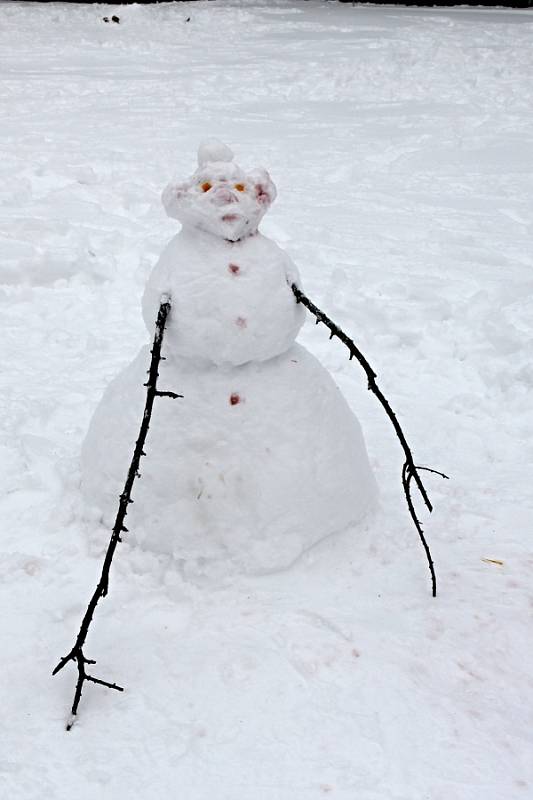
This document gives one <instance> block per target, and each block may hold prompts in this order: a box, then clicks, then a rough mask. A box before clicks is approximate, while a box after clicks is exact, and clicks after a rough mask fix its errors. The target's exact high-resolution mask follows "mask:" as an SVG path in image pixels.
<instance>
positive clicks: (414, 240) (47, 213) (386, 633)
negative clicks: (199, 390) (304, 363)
mask: <svg viewBox="0 0 533 800" xmlns="http://www.w3.org/2000/svg"><path fill="white" fill-rule="evenodd" d="M111 14H118V15H119V17H120V23H119V24H116V23H105V22H104V21H103V17H104V16H109V17H110V16H111ZM0 18H1V24H0V62H1V71H0V75H1V93H0V115H1V118H2V130H1V139H0V148H1V158H0V178H1V180H0V215H1V221H2V225H1V231H2V233H1V240H0V249H1V259H0V280H1V281H2V291H1V294H0V302H1V304H2V338H1V340H0V346H1V348H2V350H1V358H2V365H3V369H2V415H1V419H2V432H1V439H0V447H1V450H2V461H1V471H2V478H3V480H2V496H1V499H0V514H1V517H2V521H3V537H2V560H1V583H0V592H1V594H0V602H1V604H2V609H3V614H2V622H1V625H2V631H1V641H2V681H1V684H0V702H1V708H2V715H3V726H2V734H1V735H0V737H1V738H0V796H1V797H2V798H3V797H6V798H10V800H41V799H42V798H43V797H48V798H53V800H66V798H70V797H73V796H74V797H77V798H80V800H93V798H94V799H95V800H96V798H104V799H105V800H111V799H112V800H115V798H118V797H126V798H131V800H156V798H160V797H172V798H174V797H175V798H180V800H181V798H186V800H296V799H298V800H312V798H321V797H332V798H338V799H339V800H520V799H521V798H524V800H529V798H531V797H532V796H533V760H532V758H531V752H532V747H533V737H532V730H533V712H532V706H533V702H532V701H533V678H532V676H531V668H530V665H531V653H532V652H533V642H532V635H531V613H532V607H533V591H532V589H531V572H532V567H533V556H532V553H531V527H532V510H533V509H532V506H533V501H532V498H531V486H532V485H533V469H532V464H533V439H532V437H533V412H532V409H531V392H532V388H533V367H532V356H533V332H532V328H533V326H532V319H533V307H532V305H533V304H532V300H531V297H532V292H533V277H532V276H533V272H532V266H533V255H532V253H533V249H532V234H533V212H532V208H533V202H532V189H533V150H532V148H531V136H532V131H533V82H532V80H531V74H532V67H533V12H531V11H519V10H515V11H502V10H500V11H499V10H487V9H463V8H461V9H454V10H446V9H413V8H400V7H390V8H385V7H376V8H372V7H352V6H351V5H350V4H338V3H333V2H332V3H326V2H324V3H322V2H314V1H313V0H310V2H305V3H304V2H302V3H296V2H255V1H254V0H250V2H240V3H238V2H224V0H217V2H205V3H204V2H198V3H191V4H186V3H176V4H174V5H171V4H169V5H166V4H161V5H156V6H127V7H116V6H114V7H111V6H103V5H102V6H97V5H87V6H83V5H80V6H78V5H74V4H72V5H62V4H55V3H47V4H42V5H39V4H35V3H17V2H9V3H2V4H0ZM188 18H190V20H189V21H187V19H188ZM206 136H216V137H218V138H220V139H221V140H223V141H224V142H227V143H228V145H230V146H231V148H232V150H234V151H235V152H236V153H238V155H239V157H240V156H241V154H242V155H243V158H245V159H246V162H247V163H246V164H245V165H244V164H243V166H246V167H248V165H249V166H250V167H253V166H254V165H256V164H264V165H265V166H266V167H267V168H268V169H269V172H270V173H271V175H272V178H273V180H274V181H275V183H276V185H277V188H278V192H279V196H278V199H277V200H276V203H275V204H274V205H273V206H272V209H271V210H270V212H269V214H268V216H267V217H265V219H264V221H263V223H262V225H261V230H262V231H263V233H264V234H265V236H267V237H268V238H270V239H273V240H274V241H276V242H278V243H279V245H280V246H281V247H282V248H283V249H284V250H285V251H286V252H287V253H288V254H289V256H290V257H291V259H292V260H293V261H294V262H295V263H296V264H297V266H298V268H299V269H300V272H301V274H302V278H303V281H304V286H305V290H306V292H307V294H308V295H309V296H310V297H311V299H312V300H313V301H314V302H315V303H316V304H317V305H319V306H321V307H323V308H324V310H326V311H327V312H328V313H329V315H330V316H331V317H332V318H333V319H334V320H335V321H336V322H337V323H338V324H340V325H341V326H342V327H343V328H344V329H346V331H347V332H348V333H350V334H351V335H353V336H354V338H355V340H356V342H357V344H358V345H359V346H360V348H361V349H362V351H363V352H364V353H365V355H366V356H367V357H368V358H369V360H370V362H371V364H372V366H373V367H374V369H375V370H376V372H377V373H378V381H379V384H380V386H381V387H382V389H383V391H384V392H385V394H386V395H387V397H388V398H389V400H390V402H391V404H392V407H393V408H394V409H395V410H396V411H397V413H398V416H399V418H400V421H401V423H402V425H403V426H404V429H405V431H406V433H407V437H408V440H409V442H410V443H411V445H412V447H413V450H414V453H415V459H416V460H417V463H419V464H422V465H426V466H430V467H434V468H437V469H441V470H443V471H444V472H446V473H448V474H450V476H451V480H450V481H443V480H442V479H440V478H439V477H438V476H431V475H429V474H427V475H426V476H425V480H426V485H427V488H428V491H429V493H430V497H431V499H432V501H433V504H434V507H435V510H434V513H433V515H431V516H429V515H427V514H426V513H425V511H424V509H423V507H421V506H420V504H419V515H420V517H421V518H423V520H424V523H425V527H426V532H427V535H428V539H429V541H430V543H431V547H432V552H433V556H434V559H435V562H436V567H437V575H438V581H439V584H438V590H439V593H438V597H437V598H436V599H435V600H433V599H432V598H431V597H430V592H429V575H428V571H427V564H426V563H425V561H424V558H423V553H422V551H421V547H420V544H419V542H418V540H417V537H416V533H415V532H414V530H413V528H412V525H411V522H410V519H409V516H408V513H407V510H406V507H405V502H404V499H403V496H402V489H401V484H400V471H401V465H402V453H401V450H400V448H399V445H398V442H397V440H396V438H395V436H394V433H393V432H392V430H391V427H390V425H389V423H388V421H387V420H386V418H385V416H384V414H383V413H382V410H381V408H380V407H379V405H378V404H377V402H376V401H375V398H374V397H373V396H372V395H371V394H370V393H369V392H367V391H366V378H365V376H364V374H363V373H362V371H361V370H360V368H359V366H358V365H357V363H354V362H353V361H352V362H351V363H350V362H348V359H347V353H346V351H345V349H344V348H343V347H342V345H341V344H340V343H339V342H336V341H331V342H330V341H329V339H328V333H327V331H326V330H325V328H324V327H323V326H318V327H315V326H313V325H312V324H311V323H310V322H309V323H308V324H306V325H305V326H304V328H303V329H302V332H301V333H300V337H299V340H300V341H301V342H302V344H303V345H304V346H305V347H306V348H307V349H308V350H310V351H311V353H313V354H314V356H316V357H317V358H318V359H319V360H320V361H321V362H322V364H323V365H324V366H325V367H326V368H327V369H328V370H329V372H330V373H332V375H333V378H334V380H335V382H336V383H337V384H338V386H339V387H340V389H341V391H342V394H343V395H344V396H345V397H346V399H347V401H348V403H349V405H350V407H351V408H352V409H353V411H354V413H355V414H356V416H357V417H358V419H359V420H360V422H361V425H362V429H363V432H364V436H365V440H366V443H367V447H368V451H369V456H370V461H371V464H372V468H373V471H374V473H375V475H376V478H377V481H378V484H379V488H380V497H381V508H380V510H379V512H378V513H376V514H375V516H373V517H371V518H369V519H368V521H367V522H366V523H362V524H359V525H358V526H357V528H354V529H353V530H350V529H349V530H346V531H344V532H343V533H342V534H340V535H336V536H332V537H329V538H328V539H327V540H325V541H323V542H321V543H319V544H318V545H316V546H315V547H313V548H311V549H310V550H308V551H307V552H306V553H305V554H304V555H303V556H302V557H300V558H299V559H297V561H296V562H295V563H293V564H292V565H291V566H290V567H288V568H286V569H285V570H283V571H280V570H276V569H271V570H270V571H268V572H267V573H266V574H262V575H253V576H251V575H247V576H243V575H240V576H239V575H237V576H235V577H234V579H233V580H232V581H220V582H217V581H208V582H206V583H205V584H203V585H202V584H198V582H196V581H190V580H188V578H187V575H186V574H184V573H183V572H182V571H180V570H177V569H176V565H175V563H174V561H173V560H172V559H170V558H169V557H167V556H165V555H155V554H153V553H151V552H149V551H147V550H145V549H143V548H142V547H139V546H134V545H133V544H132V541H133V540H134V537H135V535H136V534H135V531H134V530H133V528H134V525H133V524H132V525H131V528H132V530H131V537H132V541H130V542H125V543H124V544H122V545H120V548H119V550H118V551H117V555H116V564H115V565H114V567H113V572H112V578H111V584H110V588H109V594H108V596H107V597H106V598H105V599H104V600H103V601H102V602H101V605H99V606H98V609H97V612H96V615H95V619H94V622H93V625H92V627H91V632H90V634H89V638H88V642H87V649H86V654H87V656H88V657H89V658H95V659H96V660H97V662H98V663H97V664H96V665H95V666H94V667H92V668H91V669H92V670H93V672H94V674H95V675H97V676H98V677H102V678H104V679H106V680H110V681H116V682H117V683H119V684H121V685H125V686H126V692H124V693H123V694H119V693H117V692H113V691H112V690H107V689H104V688H102V687H98V686H94V685H90V686H86V688H85V690H84V694H83V698H82V702H81V706H80V715H79V719H78V721H77V722H76V725H75V726H74V728H73V730H72V731H71V732H70V733H68V734H67V733H66V732H65V729H64V723H65V720H66V718H67V715H68V709H69V707H70V705H71V703H72V697H73V691H74V683H75V675H76V673H75V668H74V666H73V665H69V666H67V667H66V668H65V669H64V670H63V672H61V673H60V675H59V676H57V677H56V678H54V679H53V680H52V678H51V675H50V673H51V670H52V668H53V667H54V666H55V664H56V663H57V661H58V660H59V658H60V656H62V655H64V654H65V653H67V652H68V650H69V649H70V647H71V645H72V643H73V641H74V638H75V635H76V633H77V631H78V627H79V623H80V619H81V617H82V615H83V612H84V610H85V608H86V604H87V601H88V599H89V597H90V595H91V593H92V591H93V589H94V586H95V585H96V582H97V580H98V576H99V573H100V568H101V561H102V554H103V549H104V547H105V544H104V543H105V541H106V538H107V535H108V530H107V529H106V528H105V527H104V526H102V525H100V524H99V523H98V521H97V520H94V519H93V520H89V521H87V513H86V512H87V508H86V504H85V502H84V501H83V499H82V496H81V493H80V453H81V445H82V441H83V439H84V437H85V435H86V431H87V428H88V424H89V420H90V419H91V417H92V415H93V413H94V410H95V408H96V407H97V405H98V402H99V399H100V397H101V395H102V392H103V391H104V389H105V387H106V386H107V385H108V384H109V383H110V381H111V380H112V378H113V377H114V376H115V375H116V374H117V373H119V372H120V370H121V369H123V368H124V367H126V365H127V364H129V363H130V362H131V361H132V359H133V358H134V357H135V356H136V354H137V353H138V352H139V350H140V348H141V347H142V346H143V345H144V344H145V343H146V341H147V331H146V328H145V325H144V323H143V320H142V316H141V314H140V303H141V297H142V294H143V290H144V286H145V284H146V280H147V277H148V275H149V273H150V271H151V270H152V268H153V266H154V264H155V263H156V261H157V259H158V257H159V255H160V253H161V251H162V248H163V247H164V245H165V243H166V242H167V241H168V240H169V239H170V238H171V237H172V236H173V235H174V234H175V232H176V222H175V221H174V220H170V219H168V218H166V217H165V216H164V215H163V213H162V209H161V205H160V194H161V190H162V189H163V188H164V186H165V185H166V183H167V182H168V178H169V169H170V172H171V173H172V172H173V173H174V174H175V175H187V174H189V170H190V167H191V154H192V153H194V152H195V148H196V146H197V143H198V142H199V141H200V140H202V139H204V138H205V137H206ZM164 388H167V387H164ZM168 388H172V389H174V390H176V391H179V387H168ZM178 402H181V401H178V400H176V401H174V400H170V399H167V398H161V399H159V400H158V401H157V406H156V409H155V412H154V413H159V412H160V413H162V414H163V413H168V406H167V407H166V408H167V411H166V412H165V406H164V404H165V403H167V404H172V403H178ZM280 402H281V400H280ZM124 413H125V414H126V413H127V410H126V409H125V410H124ZM313 433H314V432H313V431H309V443H308V446H309V447H312V444H313ZM147 451H148V452H150V439H149V438H148V441H147ZM148 457H149V456H147V458H148ZM305 458H306V452H302V464H304V462H305ZM333 469H334V468H333ZM333 475H334V473H333ZM140 491H141V489H140V482H139V492H140ZM135 498H136V495H135V492H134V499H135ZM138 502H139V503H140V502H141V499H140V497H139V498H138ZM142 502H143V503H144V502H148V498H144V499H143V500H142ZM133 508H134V506H133V507H132V509H133ZM132 513H133V512H132Z"/></svg>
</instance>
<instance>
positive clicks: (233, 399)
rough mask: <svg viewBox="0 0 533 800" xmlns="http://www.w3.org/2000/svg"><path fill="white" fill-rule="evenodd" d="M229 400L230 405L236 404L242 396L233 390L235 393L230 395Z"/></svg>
mask: <svg viewBox="0 0 533 800" xmlns="http://www.w3.org/2000/svg"><path fill="white" fill-rule="evenodd" d="M229 402H230V405H232V406H236V405H237V403H240V402H241V396H240V395H239V394H237V392H233V394H232V395H230V398H229Z"/></svg>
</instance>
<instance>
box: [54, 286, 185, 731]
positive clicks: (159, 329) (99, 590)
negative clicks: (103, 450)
mask: <svg viewBox="0 0 533 800" xmlns="http://www.w3.org/2000/svg"><path fill="white" fill-rule="evenodd" d="M169 312H170V298H169V297H168V296H167V295H163V297H162V298H161V304H160V306H159V313H158V315H157V321H156V324H155V336H154V343H153V345H152V351H151V353H152V358H151V361H150V369H149V370H148V381H147V382H146V383H145V384H144V385H145V386H146V387H147V392H146V403H145V406H144V413H143V419H142V423H141V428H140V431H139V437H138V439H137V441H136V443H135V449H134V451H133V456H132V459H131V464H130V468H129V470H128V475H127V478H126V483H125V485H124V489H123V491H122V494H121V495H120V502H119V506H118V512H117V516H116V519H115V524H114V526H113V532H112V534H111V539H110V541H109V545H108V548H107V552H106V554H105V558H104V563H103V566H102V573H101V575H100V580H99V581H98V585H97V587H96V589H95V590H94V593H93V596H92V597H91V599H90V601H89V605H88V606H87V610H86V612H85V615H84V617H83V619H82V622H81V627H80V631H79V633H78V636H77V638H76V641H75V643H74V646H73V648H72V650H71V651H70V653H68V655H66V656H64V657H63V658H62V659H61V661H60V662H59V664H58V665H57V667H56V668H55V669H54V671H53V672H52V675H57V673H58V672H60V671H61V670H62V669H63V667H64V666H65V665H66V664H68V662H69V661H75V662H76V664H77V667H78V680H77V682H76V690H75V692H74V702H73V704H72V710H71V716H70V719H69V721H68V723H67V730H68V731H69V730H70V729H71V728H72V725H73V724H74V721H75V717H76V714H77V713H78V705H79V703H80V700H81V693H82V691H83V685H84V683H85V682H86V681H89V682H90V683H97V684H99V685H100V686H106V687H107V688H108V689H116V690H117V691H118V692H123V691H124V689H123V687H122V686H117V684H116V683H109V682H108V681H103V680H101V679H100V678H95V677H94V676H93V675H89V674H88V673H87V672H86V669H85V667H86V665H87V664H95V663H96V662H95V661H92V660H91V659H88V658H86V657H85V655H84V653H83V646H84V644H85V640H86V638H87V634H88V632H89V626H90V624H91V622H92V619H93V615H94V612H95V609H96V606H97V604H98V601H99V600H100V599H101V598H102V597H105V596H106V595H107V592H108V589H109V572H110V568H111V562H112V561H113V556H114V554H115V550H116V547H117V544H118V543H119V542H121V541H122V536H121V534H122V533H126V532H127V530H128V529H127V528H126V527H125V525H124V520H125V519H126V514H127V513H128V506H129V505H130V503H133V500H132V499H131V490H132V488H133V484H134V482H135V478H136V477H139V464H140V460H141V457H142V456H145V455H146V453H145V452H144V450H143V447H144V443H145V441H146V436H147V433H148V428H149V427H150V419H151V416H152V407H153V405H154V399H155V398H156V397H172V398H177V397H183V395H180V394H176V393H175V392H160V391H158V389H157V379H158V377H159V372H158V368H159V362H160V361H161V360H162V359H163V356H161V346H162V344H163V334H164V331H165V323H166V320H167V317H168V314H169Z"/></svg>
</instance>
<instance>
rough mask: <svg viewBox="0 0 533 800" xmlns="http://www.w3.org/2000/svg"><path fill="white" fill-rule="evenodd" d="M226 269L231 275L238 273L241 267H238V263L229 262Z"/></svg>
mask: <svg viewBox="0 0 533 800" xmlns="http://www.w3.org/2000/svg"><path fill="white" fill-rule="evenodd" d="M228 269H229V271H230V272H231V274H232V275H238V274H239V272H240V271H241V268H240V267H239V265H238V264H230V265H229V267H228Z"/></svg>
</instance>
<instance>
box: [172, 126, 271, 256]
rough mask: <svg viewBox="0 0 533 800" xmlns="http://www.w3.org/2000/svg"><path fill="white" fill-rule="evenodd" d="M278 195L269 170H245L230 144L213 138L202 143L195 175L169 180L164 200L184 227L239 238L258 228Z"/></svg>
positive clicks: (234, 240) (223, 236)
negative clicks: (235, 159) (238, 164)
mask: <svg viewBox="0 0 533 800" xmlns="http://www.w3.org/2000/svg"><path fill="white" fill-rule="evenodd" d="M275 197H276V187H275V186H274V184H273V183H272V181H271V179H270V176H269V174H268V172H267V171H266V170H264V169H255V170H253V171H252V172H248V173H245V172H243V170H242V169H241V168H240V167H238V166H237V164H235V163H234V161H233V153H232V152H231V150H230V149H229V147H226V145H225V144H222V142H219V141H218V140H217V139H211V140H209V141H207V142H203V143H202V144H201V145H200V148H199V150H198V169H197V170H196V172H195V173H194V175H193V176H192V177H191V178H189V180H187V181H185V182H184V183H171V184H169V185H168V186H167V188H166V189H165V191H164V192H163V197H162V200H163V205H164V207H165V210H166V212H167V214H168V215H169V217H174V218H175V219H178V220H179V221H180V222H181V223H182V225H183V226H184V227H192V228H200V229H201V230H203V231H207V232H208V233H212V234H213V235H215V236H220V237H221V238H223V239H226V240H228V241H230V242H237V241H238V240H239V239H244V238H245V237H246V236H250V235H251V234H253V233H255V232H256V231H257V227H258V225H259V223H260V221H261V219H262V217H263V215H264V214H265V212H266V211H267V209H268V207H269V206H270V204H271V203H272V202H273V201H274V199H275Z"/></svg>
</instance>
